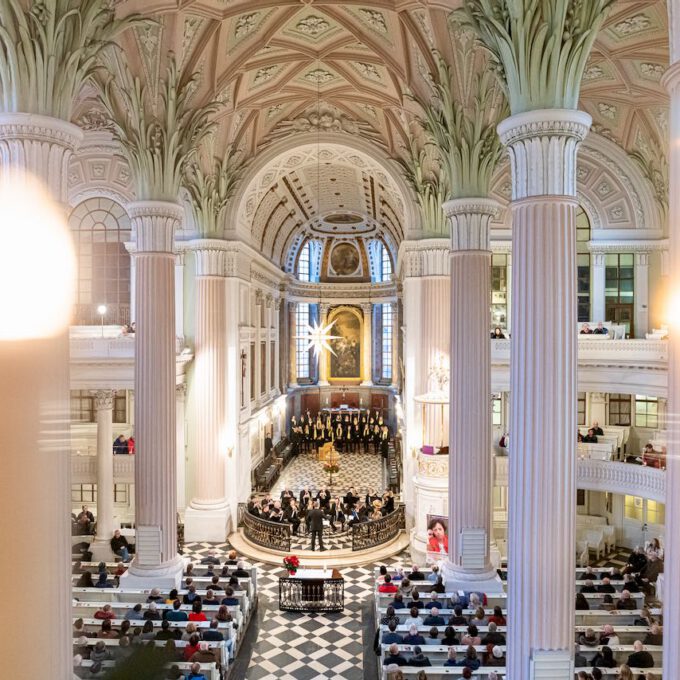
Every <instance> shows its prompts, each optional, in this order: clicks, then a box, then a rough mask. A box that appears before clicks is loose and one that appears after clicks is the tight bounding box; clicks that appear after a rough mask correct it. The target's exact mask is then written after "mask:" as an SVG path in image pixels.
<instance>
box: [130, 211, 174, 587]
mask: <svg viewBox="0 0 680 680" xmlns="http://www.w3.org/2000/svg"><path fill="white" fill-rule="evenodd" d="M128 212H129V214H130V218H131V221H132V226H133V232H134V233H135V234H136V239H137V254H136V255H135V257H136V258H137V271H136V273H137V281H136V286H135V295H136V305H135V306H136V319H135V321H136V333H135V434H136V438H135V442H136V450H137V454H136V461H135V509H136V529H137V536H136V546H137V551H136V555H135V558H134V559H133V561H132V564H131V566H130V569H129V570H128V572H127V573H126V574H125V583H126V585H128V586H130V587H134V586H137V585H140V584H144V583H153V584H154V585H158V586H160V585H164V584H166V583H167V584H168V585H169V584H170V583H173V584H174V583H176V582H178V580H179V578H181V570H182V560H181V557H180V556H179V555H178V554H177V516H176V513H177V460H176V457H177V433H176V429H175V255H174V253H173V240H174V234H175V228H176V227H177V226H178V225H179V223H180V221H181V220H182V217H183V215H184V211H183V209H182V208H181V206H179V205H177V204H175V203H169V202H166V201H138V202H136V203H132V204H130V205H129V206H128Z"/></svg>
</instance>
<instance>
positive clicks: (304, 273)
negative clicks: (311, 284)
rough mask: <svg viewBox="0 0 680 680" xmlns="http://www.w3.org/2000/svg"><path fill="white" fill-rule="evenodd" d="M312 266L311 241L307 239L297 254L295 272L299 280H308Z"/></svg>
mask: <svg viewBox="0 0 680 680" xmlns="http://www.w3.org/2000/svg"><path fill="white" fill-rule="evenodd" d="M311 266H312V242H311V241H307V242H306V243H305V244H304V245H303V246H302V250H301V251H300V255H299V256H298V266H297V274H298V279H300V281H310V280H311V279H310V275H311Z"/></svg>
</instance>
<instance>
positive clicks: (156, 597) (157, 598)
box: [146, 588, 163, 604]
mask: <svg viewBox="0 0 680 680" xmlns="http://www.w3.org/2000/svg"><path fill="white" fill-rule="evenodd" d="M146 601H147V603H149V602H155V603H156V604H162V603H163V596H162V595H161V591H160V589H159V588H152V589H151V592H150V593H149V597H147V598H146Z"/></svg>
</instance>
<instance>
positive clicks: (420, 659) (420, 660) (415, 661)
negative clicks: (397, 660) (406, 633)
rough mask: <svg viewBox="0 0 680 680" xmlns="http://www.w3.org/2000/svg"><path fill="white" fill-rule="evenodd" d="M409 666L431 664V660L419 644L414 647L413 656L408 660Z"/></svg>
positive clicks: (420, 666)
mask: <svg viewBox="0 0 680 680" xmlns="http://www.w3.org/2000/svg"><path fill="white" fill-rule="evenodd" d="M408 665H409V666H416V667H417V668H422V667H424V666H431V665H432V664H431V663H430V660H429V659H428V658H427V657H426V656H425V655H424V654H423V650H422V649H421V648H420V646H419V645H416V646H415V647H414V648H413V656H412V657H411V658H410V659H409V660H408Z"/></svg>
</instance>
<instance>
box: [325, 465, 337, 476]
mask: <svg viewBox="0 0 680 680" xmlns="http://www.w3.org/2000/svg"><path fill="white" fill-rule="evenodd" d="M323 469H324V471H325V472H327V473H328V474H330V475H334V474H335V473H336V472H340V466H339V465H338V464H337V463H325V464H324V466H323Z"/></svg>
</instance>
